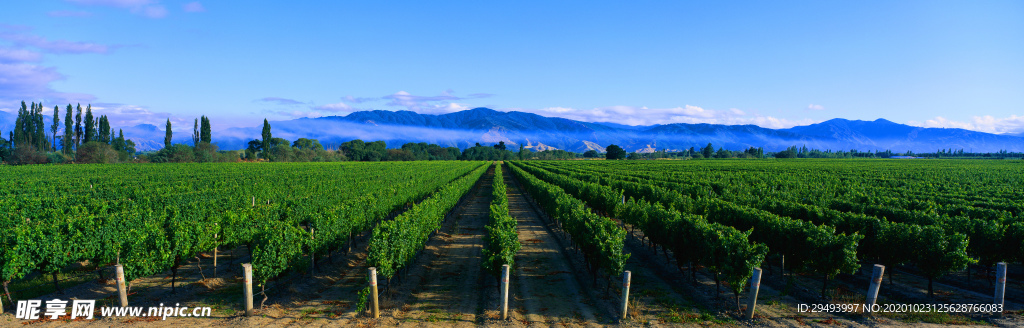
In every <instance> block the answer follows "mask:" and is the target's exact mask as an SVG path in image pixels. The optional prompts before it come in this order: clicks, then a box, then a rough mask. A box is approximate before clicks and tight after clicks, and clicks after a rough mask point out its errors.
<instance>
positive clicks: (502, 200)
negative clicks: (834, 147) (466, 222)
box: [482, 165, 521, 276]
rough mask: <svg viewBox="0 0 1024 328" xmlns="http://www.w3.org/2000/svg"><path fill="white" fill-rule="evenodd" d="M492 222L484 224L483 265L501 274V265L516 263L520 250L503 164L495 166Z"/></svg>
mask: <svg viewBox="0 0 1024 328" xmlns="http://www.w3.org/2000/svg"><path fill="white" fill-rule="evenodd" d="M491 185H492V186H493V187H494V191H493V192H492V193H491V197H492V199H491V207H490V209H491V212H490V221H489V222H490V223H489V224H488V225H486V226H484V230H485V231H486V232H487V233H486V234H485V235H484V244H485V245H486V247H484V250H483V256H482V258H483V267H484V270H486V271H487V272H490V273H491V274H492V275H495V276H498V275H500V274H501V266H502V265H505V264H508V265H509V266H510V267H512V266H514V265H515V256H516V252H519V248H520V247H521V245H520V244H519V234H518V233H517V232H516V219H515V218H513V217H512V216H511V215H509V213H508V193H507V186H506V185H505V178H504V177H503V176H502V172H501V165H496V166H495V167H494V181H493V183H492V184H491Z"/></svg>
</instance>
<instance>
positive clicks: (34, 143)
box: [0, 101, 136, 164]
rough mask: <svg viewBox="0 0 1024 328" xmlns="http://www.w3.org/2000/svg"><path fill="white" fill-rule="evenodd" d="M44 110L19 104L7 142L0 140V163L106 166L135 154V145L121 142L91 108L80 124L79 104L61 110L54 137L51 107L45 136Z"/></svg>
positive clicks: (56, 110)
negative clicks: (62, 111) (81, 163)
mask: <svg viewBox="0 0 1024 328" xmlns="http://www.w3.org/2000/svg"><path fill="white" fill-rule="evenodd" d="M44 110H45V106H43V104H42V103H38V104H37V103H35V102H32V103H31V105H27V104H25V102H24V101H22V102H21V108H19V110H18V117H17V119H16V120H15V123H14V129H13V130H12V131H9V132H8V139H7V140H4V139H2V138H0V160H3V161H4V162H7V163H10V164H41V163H64V162H70V161H78V162H84V163H109V162H115V161H124V160H127V159H128V158H130V157H131V156H132V155H133V154H135V152H136V151H135V143H134V142H132V141H131V140H130V139H125V138H124V132H123V131H122V130H117V132H116V133H115V131H114V129H112V128H111V127H110V120H109V119H107V116H106V115H101V116H100V117H98V118H97V117H95V116H94V115H93V113H92V105H91V104H87V105H86V107H85V111H84V113H85V115H84V120H83V115H82V114H83V111H82V104H77V106H74V107H72V106H71V104H68V105H67V107H65V110H64V130H63V133H62V134H58V132H61V129H60V127H61V124H60V123H61V115H60V106H53V119H52V123H51V124H50V126H49V135H47V129H46V127H45V126H44V123H43V115H45V114H44V113H43V111H44ZM73 112H74V116H72V113H73ZM0 135H2V134H0Z"/></svg>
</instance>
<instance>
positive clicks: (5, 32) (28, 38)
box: [0, 25, 111, 54]
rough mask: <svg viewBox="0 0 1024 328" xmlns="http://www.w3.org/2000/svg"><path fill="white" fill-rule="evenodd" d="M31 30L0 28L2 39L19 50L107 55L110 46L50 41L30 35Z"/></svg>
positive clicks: (10, 27)
mask: <svg viewBox="0 0 1024 328" xmlns="http://www.w3.org/2000/svg"><path fill="white" fill-rule="evenodd" d="M30 30H31V29H29V28H24V27H19V26H6V25H5V26H0V39H2V40H7V41H8V42H10V43H12V44H14V45H15V46H17V47H19V48H24V47H33V48H36V49H39V50H42V51H45V52H47V53H53V54H82V53H100V54H102V53H107V52H109V51H110V48H111V47H110V46H107V45H102V44H97V43H89V42H75V41H67V40H48V39H46V38H44V37H41V36H38V35H34V34H30V33H28V32H29V31H30Z"/></svg>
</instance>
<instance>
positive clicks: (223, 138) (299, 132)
mask: <svg viewBox="0 0 1024 328" xmlns="http://www.w3.org/2000/svg"><path fill="white" fill-rule="evenodd" d="M2 114H3V113H0V128H4V129H5V130H2V131H4V133H5V134H6V131H7V130H6V127H7V126H13V123H14V122H13V120H14V117H13V115H9V114H8V115H6V116H4V115H2ZM8 120H9V121H10V122H7V121H8ZM270 124H271V127H272V131H273V134H274V136H275V137H281V138H285V139H288V140H295V139H298V138H313V139H318V140H320V142H321V143H322V144H324V145H325V146H328V147H331V146H334V147H336V146H337V145H339V144H341V143H342V142H345V141H349V140H352V139H363V140H366V141H372V140H384V141H385V142H386V143H387V144H388V146H389V147H391V148H397V147H401V145H402V144H405V143H408V142H427V143H435V144H439V145H442V146H454V147H459V148H463V149H464V148H467V147H472V146H473V145H475V144H476V143H480V144H485V145H491V144H495V143H498V142H502V141H503V142H505V144H506V145H508V147H509V148H510V149H518V148H519V147H520V146H523V147H524V148H527V149H532V150H535V151H537V150H546V149H563V150H569V151H574V152H583V151H586V150H589V149H595V150H599V151H604V147H606V146H608V145H610V144H616V145H619V146H621V147H623V148H624V149H626V150H627V151H640V152H647V151H654V150H660V149H667V150H682V149H688V148H690V147H694V148H701V147H704V146H706V145H707V144H708V143H711V144H712V145H713V146H714V147H715V148H718V147H723V148H725V149H730V150H740V149H746V148H749V147H763V148H764V149H765V150H766V151H778V150H783V149H785V148H787V147H790V146H807V147H808V148H817V149H832V150H851V149H856V150H860V151H874V150H892V151H896V152H905V151H907V150H910V151H914V152H933V151H935V150H937V149H948V148H953V149H964V150H967V151H971V150H973V151H978V152H995V151H999V150H1008V151H1017V152H1019V151H1024V137H1021V136H1013V135H996V134H991V133H983V132H975V131H969V130H963V129H943V128H921V127H914V126H909V125H904V124H899V123H894V122H891V121H888V120H884V119H878V120H874V121H858V120H846V119H838V118H837V119H832V120H828V121H825V122H821V123H817V124H811V125H806V126H797V127H792V128H788V129H768V128H762V127H759V126H755V125H721V124H686V123H675V124H662V125H651V126H628V125H621V124H616V123H590V122H580V121H574V120H569V119H564V118H556V117H545V116H541V115H537V114H531V113H523V112H515V111H513V112H500V111H495V110H492V109H488V108H474V109H471V110H466V111H461V112H455V113H449V114H442V115H429V114H418V113H415V112H411V111H383V110H374V111H361V112H354V113H351V114H349V115H345V116H328V117H320V118H301V119H295V120H288V121H273V122H270ZM115 128H116V127H115ZM261 130H262V126H254V127H248V128H232V129H227V130H220V131H214V133H213V141H214V143H216V144H217V145H218V146H219V147H220V148H221V149H225V150H231V149H243V148H245V146H246V143H247V142H248V141H249V140H252V139H257V138H260V135H261ZM124 133H125V137H127V138H131V139H132V140H134V141H135V143H136V144H137V145H138V147H137V148H138V149H140V150H152V149H159V148H160V147H162V146H163V137H164V131H163V127H162V126H160V127H158V126H154V125H149V124H143V125H137V126H134V127H128V128H125V129H124ZM175 136H176V138H175V142H181V143H191V141H190V140H188V137H189V136H188V135H183V134H181V133H176V134H175Z"/></svg>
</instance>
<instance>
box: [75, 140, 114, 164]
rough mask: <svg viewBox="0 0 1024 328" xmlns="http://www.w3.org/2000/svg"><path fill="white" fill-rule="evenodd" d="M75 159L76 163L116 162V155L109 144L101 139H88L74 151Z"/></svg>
mask: <svg viewBox="0 0 1024 328" xmlns="http://www.w3.org/2000/svg"><path fill="white" fill-rule="evenodd" d="M75 161H76V162H78V163H93V164H96V163H117V162H118V155H117V152H116V151H114V149H113V148H111V147H110V145H108V144H105V143H103V142H102V141H90V142H86V143H84V144H82V146H80V147H78V151H77V152H76V153H75Z"/></svg>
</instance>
